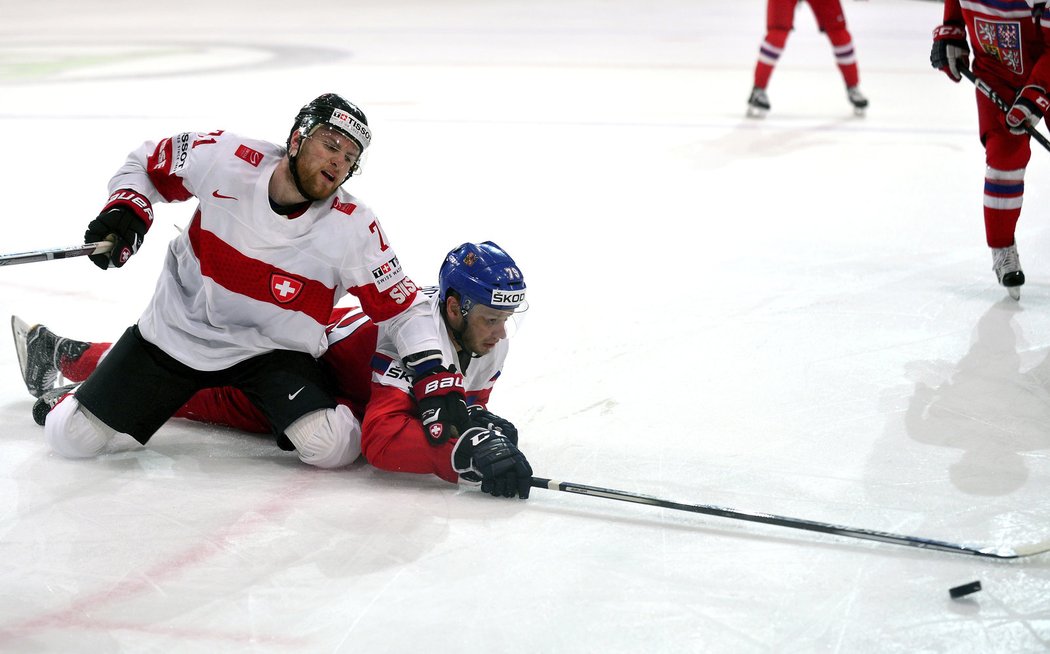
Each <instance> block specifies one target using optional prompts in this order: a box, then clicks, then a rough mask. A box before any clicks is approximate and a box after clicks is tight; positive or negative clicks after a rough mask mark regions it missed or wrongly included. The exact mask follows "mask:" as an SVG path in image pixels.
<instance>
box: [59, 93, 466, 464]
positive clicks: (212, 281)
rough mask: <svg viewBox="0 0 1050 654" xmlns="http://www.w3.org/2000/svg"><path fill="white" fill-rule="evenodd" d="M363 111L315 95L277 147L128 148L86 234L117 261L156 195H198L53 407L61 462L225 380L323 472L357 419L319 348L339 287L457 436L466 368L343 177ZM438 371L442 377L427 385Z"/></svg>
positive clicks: (344, 452) (198, 141)
mask: <svg viewBox="0 0 1050 654" xmlns="http://www.w3.org/2000/svg"><path fill="white" fill-rule="evenodd" d="M367 123H368V121H367V119H366V118H365V115H364V113H363V112H362V111H361V110H360V109H358V108H357V107H356V106H354V105H353V104H351V103H349V102H347V101H346V100H344V99H343V98H341V97H340V96H338V95H335V94H332V93H329V94H325V95H322V96H320V97H318V98H316V99H315V100H313V101H311V102H310V103H308V104H307V105H305V106H304V107H303V108H302V109H301V110H300V111H299V113H298V115H297V116H296V119H295V123H294V124H293V126H292V128H291V130H290V132H289V135H288V138H287V143H286V145H285V147H280V146H278V145H275V144H272V143H268V142H265V141H259V140H254V139H247V138H242V137H240V136H237V135H235V134H231V133H229V132H224V131H216V132H211V133H207V134H205V133H189V132H188V133H182V134H177V135H175V136H173V137H170V138H166V139H163V140H162V141H160V142H159V143H157V144H154V143H152V142H147V143H145V144H143V145H142V146H141V147H139V148H138V149H137V150H135V151H133V152H132V153H131V154H130V155H129V156H128V159H127V161H126V162H125V164H124V165H123V166H122V167H121V168H120V170H118V171H117V173H116V175H114V176H113V178H112V179H111V180H110V183H109V191H110V199H109V202H108V203H107V204H106V206H105V207H104V208H103V210H102V213H100V214H99V216H98V217H97V218H95V219H94V220H92V221H91V222H90V224H89V225H88V228H87V231H86V233H85V237H84V238H85V241H86V242H95V241H102V240H110V241H112V242H113V243H114V247H113V248H112V250H111V251H110V252H109V254H100V255H95V256H92V257H91V259H92V261H93V262H94V263H95V264H96V265H98V266H99V267H101V268H103V269H106V268H111V267H116V268H119V267H121V266H123V265H125V264H126V263H127V262H128V260H129V258H130V257H131V256H132V255H134V254H135V252H137V250H138V249H139V247H140V246H141V244H142V242H143V239H144V237H145V235H146V232H147V230H148V229H149V226H150V224H151V222H152V220H153V210H152V206H153V203H155V202H180V201H185V200H189V199H190V198H195V199H196V200H197V203H198V204H197V208H196V210H195V212H194V215H193V218H192V220H191V221H190V224H189V227H188V228H187V229H186V230H185V231H184V232H182V233H181V234H180V235H179V236H178V237H176V238H175V239H174V240H172V241H171V243H170V244H169V246H168V250H167V256H166V258H165V262H164V270H163V271H162V273H161V276H160V279H159V280H158V282H157V286H156V291H155V293H154V295H153V298H152V300H151V301H150V303H149V305H148V306H147V308H146V310H145V311H144V312H143V313H142V315H141V317H140V318H139V319H138V322H137V323H136V324H135V325H133V326H132V327H130V328H129V329H128V330H127V331H126V332H125V333H124V335H123V336H122V337H121V338H120V339H119V340H118V341H117V342H116V343H115V344H114V346H113V347H112V348H111V349H110V350H109V351H108V353H107V355H106V357H105V358H104V359H102V361H101V362H100V363H99V366H98V367H97V368H96V369H95V371H94V372H93V373H92V374H91V375H90V376H89V377H88V378H87V380H85V381H84V383H83V384H81V385H80V387H79V388H78V389H77V391H76V393H75V394H74V395H73V396H72V397H70V398H68V399H67V400H65V401H63V402H61V403H60V404H59V405H58V406H57V407H56V408H55V409H53V410H52V411H51V412H50V413H48V414H47V420H46V423H45V426H44V438H45V440H46V441H47V443H48V444H49V445H50V446H51V448H52V449H53V450H54V451H56V452H58V453H59V454H62V455H64V456H68V457H74V458H76V457H89V456H95V455H97V454H99V453H102V452H105V451H111V450H112V449H114V448H123V447H126V446H129V445H131V444H132V443H131V442H130V440H129V437H130V439H134V440H135V441H137V442H139V443H141V444H145V443H146V442H147V441H148V440H149V439H150V437H151V436H152V435H153V434H154V432H156V430H157V429H158V428H159V427H160V426H161V425H162V424H163V423H164V421H166V420H167V419H168V418H169V417H170V416H171V415H172V414H174V413H175V411H176V410H177V409H178V408H179V407H180V406H182V405H183V404H184V403H185V402H186V401H187V400H188V399H189V398H190V397H191V396H192V395H193V394H194V393H195V392H196V391H198V390H200V389H202V388H210V387H217V386H233V387H236V388H239V389H241V390H242V391H243V392H244V394H245V395H246V396H247V397H248V398H250V400H251V403H252V404H253V405H254V406H255V407H256V408H258V409H259V410H260V411H261V412H262V413H263V414H265V415H266V416H267V419H268V421H269V423H270V425H271V426H272V430H273V434H274V437H275V438H276V439H277V442H278V443H279V444H280V445H281V446H282V447H283V448H285V449H295V450H296V452H297V453H298V455H299V457H300V458H301V459H302V460H303V461H305V462H307V463H310V464H312V465H316V466H319V467H338V466H342V465H345V464H346V463H347V462H349V461H352V460H353V459H354V458H356V457H357V455H358V451H359V443H357V442H355V441H352V440H350V439H349V437H348V436H349V434H351V433H352V430H351V428H350V427H349V425H350V423H351V422H352V421H353V420H354V417H353V415H352V414H351V413H350V411H349V410H348V409H347V408H346V407H344V406H342V405H339V404H338V403H336V401H335V400H334V398H333V397H332V395H331V393H330V392H329V391H328V390H327V388H326V386H325V384H324V380H323V377H322V374H321V370H320V368H319V366H318V364H317V361H316V357H319V356H321V355H322V354H324V351H325V349H326V348H327V345H328V341H327V338H326V334H325V327H326V325H327V322H328V318H329V315H330V313H331V311H332V308H333V307H334V306H335V303H336V301H337V300H339V299H340V298H341V297H342V296H343V295H344V294H345V293H347V292H349V293H351V294H353V295H354V296H356V298H357V299H358V301H360V303H361V306H362V308H363V310H364V311H365V313H367V314H368V315H369V316H370V317H371V318H372V319H373V320H375V321H376V322H378V323H380V324H382V325H385V326H386V328H387V329H389V330H390V332H391V333H393V334H395V335H396V340H397V343H398V351H399V354H400V355H401V356H403V357H404V359H405V361H406V365H408V366H409V367H411V368H412V369H413V370H414V373H415V374H416V376H417V377H418V379H419V385H418V387H417V389H416V399H417V401H418V402H419V403H420V405H421V406H424V407H428V408H433V409H435V410H436V414H435V415H436V417H435V418H434V419H433V420H432V424H431V425H429V427H430V428H432V429H435V430H437V431H439V432H441V431H446V430H447V431H449V432H452V433H458V432H461V431H465V430H466V428H467V425H468V424H469V423H468V416H467V407H466V403H465V400H464V396H463V393H462V390H461V388H462V376H461V375H460V374H459V373H456V372H454V371H450V370H448V369H447V368H445V367H444V366H443V365H442V363H441V346H440V336H439V334H438V332H437V330H436V328H435V326H434V324H433V320H432V319H431V317H430V312H429V305H428V304H427V303H426V301H425V300H424V298H423V297H422V296H420V295H419V294H418V293H417V289H416V287H415V285H414V284H413V283H412V280H411V279H409V278H408V277H407V276H406V275H405V273H404V272H403V271H402V268H401V264H400V262H399V260H398V258H397V256H396V255H395V253H394V250H393V249H392V247H391V246H390V243H389V242H388V240H387V238H386V236H385V234H384V232H383V230H382V228H381V226H380V224H379V222H378V220H377V219H376V218H375V216H374V215H373V214H372V212H371V210H370V209H368V207H366V206H365V205H364V204H362V203H361V201H360V200H358V199H357V198H355V197H354V196H352V195H350V194H349V193H347V192H346V191H345V190H343V189H342V188H341V187H342V185H343V183H344V182H346V181H347V180H348V179H349V178H350V176H351V175H352V174H353V173H354V171H355V170H357V167H358V160H359V157H360V156H361V155H362V154H363V153H364V151H365V149H366V148H367V147H368V145H369V143H370V141H371V137H372V135H371V131H370V129H369V128H368V124H367ZM430 381H437V382H440V384H439V385H438V386H437V387H432V386H430V385H429V382H430Z"/></svg>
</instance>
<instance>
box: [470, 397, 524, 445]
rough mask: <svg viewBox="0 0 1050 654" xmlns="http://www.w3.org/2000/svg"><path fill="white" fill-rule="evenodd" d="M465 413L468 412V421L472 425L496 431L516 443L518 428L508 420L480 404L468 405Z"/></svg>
mask: <svg viewBox="0 0 1050 654" xmlns="http://www.w3.org/2000/svg"><path fill="white" fill-rule="evenodd" d="M467 413H469V414H470V423H471V425H473V426H474V427H481V428H483V429H492V430H494V431H498V432H499V433H501V434H503V435H504V436H506V437H507V438H508V439H510V442H511V443H514V444H515V445H517V444H518V428H517V427H515V426H514V425H513V424H511V422H510V420H504V419H503V418H500V417H499V416H497V415H496V414H495V413H492V412H491V411H489V410H488V409H486V408H485V407H483V406H481V405H480V404H472V405H470V406H468V407H467Z"/></svg>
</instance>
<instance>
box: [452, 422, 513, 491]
mask: <svg viewBox="0 0 1050 654" xmlns="http://www.w3.org/2000/svg"><path fill="white" fill-rule="evenodd" d="M452 469H453V470H455V471H456V472H458V473H459V474H460V475H462V476H463V478H464V479H465V480H467V481H473V482H476V481H478V480H479V478H480V481H481V492H483V493H488V494H489V495H492V496H493V497H498V496H500V495H502V496H503V497H514V496H515V495H517V496H518V497H520V498H521V499H523V500H525V499H528V498H529V490H530V489H531V488H532V466H530V465H529V461H528V459H526V458H525V455H524V454H522V453H521V450H519V449H518V447H517V446H516V445H514V443H511V442H510V439H508V438H507V437H506V436H504V435H503V434H501V433H499V432H498V431H491V430H489V429H482V428H481V427H474V428H472V429H468V430H467V431H466V432H464V434H463V435H462V436H460V437H459V440H458V441H456V447H455V448H454V449H453V450H452Z"/></svg>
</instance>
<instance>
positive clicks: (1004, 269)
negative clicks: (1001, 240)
mask: <svg viewBox="0 0 1050 654" xmlns="http://www.w3.org/2000/svg"><path fill="white" fill-rule="evenodd" d="M993 251H994V253H995V258H994V266H993V267H994V268H995V274H997V275H998V276H999V279H1002V278H1003V275H1007V274H1009V273H1012V272H1018V271H1019V270H1021V258H1020V257H1019V256H1018V255H1017V246H1016V245H1011V246H1010V247H1006V248H994V250H993Z"/></svg>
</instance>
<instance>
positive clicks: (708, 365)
mask: <svg viewBox="0 0 1050 654" xmlns="http://www.w3.org/2000/svg"><path fill="white" fill-rule="evenodd" d="M339 4H340V3H327V4H322V3H313V2H306V3H285V2H280V3H279V2H270V1H255V2H247V1H238V2H219V3H204V2H199V0H187V1H185V2H180V3H169V4H167V5H164V6H163V8H155V9H148V10H147V9H143V7H144V5H143V3H132V2H125V1H122V0H119V1H118V0H110V1H107V2H90V3H80V2H73V1H72V0H56V1H48V0H44V1H41V2H34V3H15V2H12V1H5V2H2V3H0V127H2V129H3V134H4V143H5V146H6V147H5V154H6V156H4V157H2V158H0V180H3V182H2V183H3V188H4V210H3V213H4V216H3V223H2V224H3V229H2V234H3V238H2V248H0V250H2V251H4V252H20V251H24V250H34V249H38V248H46V247H58V246H64V245H73V244H76V243H78V242H79V241H80V239H81V236H82V234H83V231H84V228H85V226H86V224H87V222H88V221H89V220H90V219H91V218H93V217H94V216H95V215H96V214H97V212H98V210H99V209H100V208H101V206H102V205H103V203H104V201H105V199H106V182H107V180H108V179H109V177H110V176H111V175H112V174H113V173H114V172H115V171H116V169H117V168H118V167H119V166H120V164H121V163H122V162H123V160H124V157H125V156H126V154H127V153H128V152H129V151H131V150H132V149H133V148H135V147H137V146H138V145H139V144H140V143H141V142H143V141H145V140H157V139H160V138H162V137H165V136H169V135H172V134H175V133H177V132H182V131H187V130H199V131H211V130H214V129H226V130H229V131H232V132H237V133H241V134H244V135H248V136H253V137H258V138H266V139H269V140H272V141H276V142H282V143H283V141H284V139H285V138H286V136H287V132H288V130H289V128H290V126H291V121H292V119H293V117H294V116H295V114H296V112H297V111H298V109H299V107H300V106H301V105H303V104H304V103H306V102H307V101H308V100H310V99H312V98H313V97H315V96H317V95H319V94H321V93H323V92H328V91H335V92H338V93H341V94H343V95H345V96H346V97H347V98H349V99H351V100H352V101H354V102H356V103H357V104H359V105H360V106H361V107H362V108H363V109H364V110H365V111H366V112H367V114H368V117H369V122H370V124H371V125H372V127H373V128H374V133H375V138H374V141H373V146H372V148H371V149H370V152H369V155H368V158H367V160H366V162H365V171H364V174H363V175H361V176H360V177H359V178H354V179H352V180H351V181H350V182H349V188H350V190H351V192H353V193H354V194H355V195H357V196H359V197H360V198H362V199H363V200H364V201H365V202H367V203H368V204H369V205H370V206H372V207H373V208H374V209H375V211H376V213H377V215H378V216H379V217H380V219H381V220H382V221H383V225H384V227H385V229H386V231H387V233H388V235H389V236H390V238H391V239H392V241H393V244H394V246H395V248H396V250H397V253H398V255H399V257H400V259H401V261H402V262H403V264H404V266H405V267H406V269H407V271H408V272H409V274H410V275H411V276H412V277H413V278H414V279H416V280H418V281H420V282H423V283H433V282H435V281H436V274H437V267H438V264H439V263H440V260H441V258H442V256H443V255H444V253H445V252H447V251H448V250H449V249H451V248H452V247H454V246H456V245H458V244H460V243H462V242H464V241H468V240H469V241H480V240H494V241H496V242H497V243H499V244H500V245H502V246H503V247H505V248H506V249H507V250H508V251H510V252H511V254H513V255H514V257H515V258H516V259H517V261H518V263H519V264H520V265H521V267H522V269H523V270H524V272H525V274H526V277H527V282H528V286H529V292H530V304H531V307H532V308H531V309H530V311H529V313H528V317H527V320H526V321H525V323H524V325H523V329H522V330H521V331H520V333H519V334H517V335H516V336H515V337H514V340H513V342H512V346H511V354H510V359H509V363H508V366H507V368H506V370H505V374H504V375H503V377H502V378H501V380H500V382H499V384H498V385H497V387H496V390H495V393H494V395H493V401H492V405H491V407H492V408H493V410H495V411H496V412H498V413H500V414H501V415H504V416H505V417H507V418H509V419H510V420H512V421H514V422H515V423H516V424H517V425H518V427H519V429H520V431H521V433H522V449H523V451H524V452H525V453H526V454H527V455H528V457H529V460H530V461H531V463H532V466H533V468H534V469H535V471H536V474H537V475H538V476H541V477H551V478H556V479H562V480H566V481H571V482H578V483H582V484H590V485H595V486H605V487H610V488H614V489H620V490H624V491H628V492H631V493H642V494H649V495H654V496H657V497H661V498H666V499H670V500H674V501H678V502H683V503H695V504H716V505H724V506H728V507H732V508H736V509H740V510H744V511H757V512H767V513H774V514H779V515H784V516H790V517H797V518H805V519H810V520H817V521H823V522H832V523H838V524H844V525H847V526H852V527H857V528H863V529H871V530H881V531H890V532H895V533H901V534H905V535H912V536H919V537H923V538H932V539H938V540H944V541H949V542H952V543H959V544H963V545H966V546H973V547H1014V546H1017V545H1022V544H1027V543H1031V542H1038V541H1042V540H1046V539H1050V493H1048V490H1050V460H1048V452H1050V256H1048V255H1047V252H1050V231H1048V227H1050V197H1048V195H1050V193H1048V191H1047V185H1046V184H1044V183H1042V182H1041V181H1040V180H1045V179H1046V176H1047V172H1048V166H1047V164H1048V162H1050V153H1048V152H1045V151H1042V150H1040V149H1039V148H1034V152H1033V158H1032V162H1031V164H1030V166H1029V169H1028V180H1029V184H1028V187H1027V195H1026V197H1025V211H1024V213H1023V215H1022V218H1021V222H1020V226H1019V229H1018V245H1019V250H1020V253H1021V260H1022V263H1023V264H1024V269H1025V272H1026V274H1027V276H1028V280H1029V281H1028V284H1027V285H1026V286H1025V287H1024V294H1023V296H1022V298H1021V301H1020V302H1014V301H1012V300H1009V299H1005V293H1004V292H1003V291H1002V289H1000V288H998V287H997V286H996V284H995V279H994V275H993V273H992V271H991V257H990V255H989V253H988V250H987V247H986V246H985V244H984V232H983V225H982V215H981V201H982V191H983V178H984V160H983V151H982V150H981V148H980V144H979V143H978V140H977V137H976V111H975V108H974V101H973V94H974V91H973V88H972V87H971V86H969V85H968V84H967V83H966V82H963V83H962V84H958V85H956V84H952V83H951V82H949V81H948V80H947V78H945V77H944V76H943V75H942V74H940V73H938V72H936V71H934V70H932V69H931V68H930V66H929V49H930V33H931V30H932V28H933V27H935V26H936V25H937V24H939V22H940V14H941V7H940V5H939V3H936V2H921V1H918V0H876V1H873V2H844V3H843V4H844V5H845V10H846V13H847V18H848V21H849V27H850V29H851V31H852V33H853V37H854V41H855V45H856V51H857V56H858V59H859V63H860V70H861V86H862V88H863V89H864V91H865V93H866V94H867V95H868V96H869V97H870V99H871V108H870V110H869V112H868V115H867V116H866V117H864V118H857V117H855V116H853V115H852V112H851V108H850V106H849V105H848V104H847V102H846V98H845V92H844V88H843V85H842V82H841V79H840V77H839V74H838V71H837V69H836V68H835V66H834V63H833V59H832V55H831V50H830V47H829V45H828V43H827V41H826V40H825V38H824V37H823V36H822V35H821V34H820V33H818V32H817V30H816V27H815V24H814V21H813V19H812V17H811V15H810V14H809V12H808V10H807V9H806V8H805V6H803V7H800V9H799V12H798V18H797V23H796V30H795V32H794V33H793V34H792V36H791V39H790V40H789V42H788V47H787V50H786V52H785V54H784V56H783V57H782V58H781V62H780V65H779V67H778V69H777V71H776V72H775V73H774V77H773V81H772V83H771V85H770V87H769V93H770V99H771V101H772V104H773V111H772V112H771V113H770V114H769V116H768V117H767V118H766V119H764V120H760V121H756V120H749V119H746V118H745V117H744V110H745V102H746V98H747V96H748V92H749V90H750V87H751V75H752V71H753V66H754V63H755V57H756V54H757V51H758V45H759V42H760V41H761V39H762V37H763V34H764V7H765V3H764V2H762V1H761V0H732V1H730V2H725V1H721V0H719V1H715V0H690V1H686V0H663V1H661V2H655V3H653V2H643V1H642V0H558V1H556V2H555V1H539V2H526V1H525V0H486V1H482V0H474V1H470V0H459V1H453V0H428V1H423V0H416V1H408V0H383V1H382V2H379V1H376V0H363V1H361V2H347V3H343V5H344V6H339ZM1041 127H1042V128H1043V129H1044V130H1045V126H1041ZM192 209H193V207H192V205H189V204H182V205H165V206H161V207H159V208H158V209H157V220H156V223H155V224H154V226H153V229H152V230H151V232H150V234H149V235H148V237H147V239H146V242H145V246H144V249H143V250H142V251H141V252H140V253H139V254H138V255H137V256H136V257H135V258H134V259H132V260H131V262H130V263H129V264H128V265H127V266H126V267H125V268H123V269H121V270H117V271H107V272H102V271H100V270H98V269H97V268H95V267H94V266H92V265H91V264H90V263H89V262H88V261H87V260H86V259H77V260H69V261H56V262H49V263H36V264H30V265H23V266H12V267H5V268H4V269H2V270H0V288H2V289H3V293H0V316H2V317H4V320H5V321H6V319H7V318H6V317H7V316H8V315H10V314H17V315H19V316H21V317H23V318H24V319H26V320H27V321H30V322H43V323H45V324H46V325H48V326H49V327H51V328H52V329H54V330H55V331H57V332H58V333H60V334H62V335H66V336H73V337H76V338H79V339H84V340H112V339H114V338H115V337H116V336H118V335H119V334H120V332H121V331H122V330H123V329H125V328H126V327H127V326H128V325H130V324H131V323H133V322H134V321H135V320H136V318H137V317H138V315H139V313H140V312H141V311H142V309H143V308H144V307H145V304H146V302H147V300H148V298H149V296H150V294H151V292H152V289H153V286H154V282H155V279H156V276H157V273H158V271H159V267H160V262H161V259H162V254H163V251H164V249H165V248H164V245H165V242H166V241H167V240H169V239H170V238H171V237H173V236H174V235H175V234H176V229H177V228H179V227H181V226H183V225H185V224H186V223H187V222H188V221H189V219H190V217H191V214H192ZM5 324H6V323H5ZM3 338H4V339H8V337H6V336H4V337H3ZM0 372H2V374H0V424H2V426H3V429H2V432H0V559H2V560H3V566H2V567H0V651H3V652H92V653H98V652H265V653H282V652H405V653H413V654H414V653H418V652H471V651H478V652H515V653H517V652H520V653H536V652H552V653H561V652H572V653H576V652H595V653H610V652H631V653H637V652H660V653H665V652H666V653H679V652H726V653H733V654H739V653H748V652H778V653H779V652H840V653H854V652H878V653H894V652H901V653H903V652H907V653H909V654H911V653H914V652H938V653H939V652H974V653H986V652H1009V653H1019V652H1044V651H1047V649H1048V648H1050V555H1044V556H1035V557H1029V558H1024V559H1020V560H1015V561H995V560H989V559H985V558H978V557H973V556H966V555H961V554H950V553H942V552H934V551H925V550H920V549H916V548H911V547H902V546H899V545H892V544H881V543H872V542H867V541H862V540H855V539H849V538H841V537H836V536H830V535H823V534H816V533H811V532H807V531H799V530H791V529H786V528H781V527H774V526H766V525H756V524H751V523H747V522H743V521H739V520H732V519H725V518H719V517H711V516H705V515H696V514H693V513H687V512H683V511H673V510H666V509H660V508H655V507H650V506H639V505H633V504H624V503H618V502H614V501H610V500H606V499H601V498H593V497H583V496H575V495H570V494H567V493H558V492H553V491H546V490H536V491H534V492H533V496H532V498H530V499H529V500H528V501H524V502H522V501H507V500H495V499H493V498H490V497H488V496H484V495H481V494H479V493H473V492H467V491H462V490H458V489H457V488H455V487H453V486H452V485H449V484H446V483H445V482H442V481H440V480H439V479H436V478H417V477H414V476H410V475H396V474H388V473H382V472H379V471H377V470H375V469H373V468H371V467H370V466H368V465H367V464H366V463H363V462H359V463H357V464H354V465H353V466H351V467H350V468H348V469H345V470H339V471H319V470H315V469H310V468H308V467H307V466H305V465H303V464H301V463H300V462H299V461H298V460H297V459H296V458H295V456H294V455H292V454H289V453H283V452H280V451H279V450H278V449H277V448H276V447H275V446H273V445H272V444H271V443H270V442H269V441H268V440H267V439H263V438H259V437H255V436H250V435H246V434H241V433H235V432H231V431H227V430H223V429H220V428H215V427H207V426H202V425H197V424H192V423H187V422H180V421H175V422H172V423H170V424H169V425H167V426H165V427H164V428H163V429H162V430H161V431H160V432H159V433H158V434H157V435H156V436H155V437H154V439H153V440H152V441H151V443H150V447H149V448H148V449H143V450H140V451H136V452H132V453H125V454H120V455H112V456H108V457H104V458H101V459H98V460H92V461H68V460H63V459H61V458H58V457H57V456H55V455H52V454H49V452H48V451H47V448H46V447H45V445H44V443H43V441H42V430H41V429H40V428H39V427H37V426H36V425H35V424H34V423H33V421H32V418H31V416H30V409H31V407H32V398H31V397H30V396H29V395H28V394H27V393H26V391H25V388H24V385H23V384H22V381H21V379H20V377H19V372H18V366H17V362H16V359H15V355H14V350H13V348H12V347H11V346H10V341H9V340H8V344H7V345H5V346H2V347H0ZM973 580H980V581H981V582H982V584H983V588H984V589H983V590H982V591H981V592H979V593H976V594H974V595H971V596H969V597H967V598H965V599H960V600H953V599H951V598H949V595H948V589H949V588H950V587H952V586H956V585H959V584H963V583H966V582H969V581H973Z"/></svg>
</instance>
